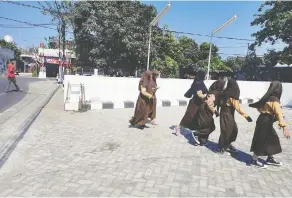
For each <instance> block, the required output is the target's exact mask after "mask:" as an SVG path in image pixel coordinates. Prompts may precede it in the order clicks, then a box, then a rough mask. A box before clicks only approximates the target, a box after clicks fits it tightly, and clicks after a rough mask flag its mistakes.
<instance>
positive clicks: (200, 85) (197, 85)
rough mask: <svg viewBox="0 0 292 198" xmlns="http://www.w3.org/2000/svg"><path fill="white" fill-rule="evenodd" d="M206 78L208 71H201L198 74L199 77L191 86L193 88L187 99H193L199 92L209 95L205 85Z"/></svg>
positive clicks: (186, 95)
mask: <svg viewBox="0 0 292 198" xmlns="http://www.w3.org/2000/svg"><path fill="white" fill-rule="evenodd" d="M205 77H206V71H205V70H201V69H200V70H199V71H198V72H197V76H196V78H195V80H194V82H193V84H192V86H191V88H190V89H189V90H188V91H187V92H186V93H185V95H184V96H185V97H187V98H191V97H192V96H193V95H194V94H195V93H197V91H200V90H201V91H202V92H203V94H206V93H208V89H207V87H206V85H205V83H204V80H205Z"/></svg>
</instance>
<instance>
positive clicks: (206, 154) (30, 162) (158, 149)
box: [0, 89, 292, 197]
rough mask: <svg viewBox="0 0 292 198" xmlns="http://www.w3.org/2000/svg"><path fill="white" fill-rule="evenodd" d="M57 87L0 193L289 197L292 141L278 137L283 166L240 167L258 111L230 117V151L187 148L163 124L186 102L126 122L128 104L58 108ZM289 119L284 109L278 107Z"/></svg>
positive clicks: (1, 178) (3, 175) (8, 166)
mask: <svg viewBox="0 0 292 198" xmlns="http://www.w3.org/2000/svg"><path fill="white" fill-rule="evenodd" d="M62 97H63V92H62V90H61V89H59V91H58V92H57V93H56V95H55V96H54V97H53V98H52V100H51V101H50V103H49V104H48V105H47V106H46V107H45V108H44V109H43V111H42V112H41V114H40V115H39V117H38V118H37V119H36V121H35V122H34V124H32V126H31V128H30V129H29V131H28V132H27V134H26V135H25V136H24V137H23V139H22V140H21V141H20V143H19V144H18V146H17V147H16V149H15V150H14V152H13V153H12V155H11V156H10V158H9V159H8V160H7V161H6V163H5V164H4V166H3V167H2V168H1V170H0V196H64V197H68V196H102V197H106V196H127V197H129V196H138V197H140V196H149V197H157V196H159V197H161V196H163V197H166V196H180V197H190V196H213V197H214V196H221V197H223V196H225V197H230V196H258V197H260V196H281V197H283V196H292V190H291V187H292V184H291V182H290V181H291V180H292V174H291V168H290V167H291V165H292V161H291V158H292V154H291V149H292V142H291V141H287V140H285V139H283V135H282V133H281V132H279V137H280V139H281V142H282V148H283V153H282V154H280V155H279V156H278V159H279V160H281V161H282V162H283V163H284V166H283V167H268V169H267V170H261V169H258V168H255V167H250V166H247V165H246V162H248V161H249V160H250V156H249V155H250V153H249V148H250V144H251V139H252V136H253V130H254V126H255V120H256V117H257V115H258V113H257V112H256V111H255V110H253V109H251V108H248V107H247V106H246V105H242V107H243V109H244V110H246V112H247V113H248V114H249V115H250V116H251V117H252V118H253V119H254V122H253V123H248V122H247V121H246V120H245V119H243V118H242V117H240V116H238V115H237V120H238V127H239V135H238V139H237V142H236V143H235V144H234V145H235V146H236V147H238V148H239V149H240V150H241V151H240V152H239V154H238V155H235V156H233V157H232V156H219V155H218V154H217V153H214V151H213V150H214V148H215V147H216V143H217V141H218V137H219V123H218V119H216V126H217V129H216V131H215V132H213V134H212V135H211V138H210V141H212V142H211V144H210V145H209V146H208V147H195V146H193V145H191V144H189V143H188V141H187V140H186V139H185V138H184V137H182V136H179V137H177V136H174V135H172V130H171V129H169V127H171V126H172V125H176V124H177V123H178V122H179V121H180V119H181V118H182V116H183V114H184V112H185V108H186V107H170V108H158V110H157V115H158V118H157V123H158V124H159V125H158V126H155V127H153V126H151V128H148V129H145V130H143V131H141V130H138V129H134V128H129V126H128V120H129V118H130V117H131V116H132V115H133V111H134V109H112V110H96V111H88V112H84V113H74V112H65V111H63V103H62ZM285 114H286V119H287V120H291V118H292V112H291V110H285Z"/></svg>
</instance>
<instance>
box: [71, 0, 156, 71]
mask: <svg viewBox="0 0 292 198" xmlns="http://www.w3.org/2000/svg"><path fill="white" fill-rule="evenodd" d="M155 15H156V9H155V8H154V7H153V6H148V5H144V4H142V3H141V2H138V1H135V2H133V1H80V2H77V3H76V4H75V6H74V9H73V12H72V17H73V22H74V34H75V42H76V51H77V54H78V55H79V59H81V60H83V61H84V62H86V61H87V62H88V64H90V65H98V66H101V67H102V66H103V67H105V69H109V68H121V69H123V70H126V71H130V72H134V71H135V70H136V68H140V69H142V68H146V63H147V46H148V45H147V44H148V43H147V41H148V32H149V24H150V22H151V20H152V19H153V18H154V17H155ZM156 32H157V31H156V30H155V28H154V30H153V36H155V34H156Z"/></svg>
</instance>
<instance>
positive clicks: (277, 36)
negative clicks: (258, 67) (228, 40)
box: [251, 1, 292, 64]
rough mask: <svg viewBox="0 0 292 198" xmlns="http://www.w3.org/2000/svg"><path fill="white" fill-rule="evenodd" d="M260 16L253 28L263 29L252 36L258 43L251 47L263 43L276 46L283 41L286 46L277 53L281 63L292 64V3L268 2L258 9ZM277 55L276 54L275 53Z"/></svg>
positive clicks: (254, 21)
mask: <svg viewBox="0 0 292 198" xmlns="http://www.w3.org/2000/svg"><path fill="white" fill-rule="evenodd" d="M258 12H259V13H258V14H257V15H256V17H255V19H254V20H253V21H252V23H251V25H252V26H260V27H261V29H260V30H259V31H257V32H255V33H254V34H252V36H254V37H255V39H256V41H255V42H254V43H253V44H252V45H251V49H253V50H254V48H255V46H261V45H262V43H268V42H269V43H271V44H272V45H274V44H275V43H276V42H277V41H283V42H284V43H285V44H287V45H288V46H286V47H285V48H284V49H283V50H282V51H279V52H278V53H277V56H278V57H279V61H281V62H283V63H286V64H291V63H292V56H291V53H292V45H291V44H292V34H291V29H292V2H291V1H266V2H265V3H263V4H262V5H261V6H260V8H259V9H258ZM273 55H275V53H273Z"/></svg>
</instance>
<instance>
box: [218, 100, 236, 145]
mask: <svg viewBox="0 0 292 198" xmlns="http://www.w3.org/2000/svg"><path fill="white" fill-rule="evenodd" d="M237 134H238V128H237V124H236V122H235V119H234V109H233V107H229V106H223V107H221V110H220V137H219V143H218V148H219V149H220V150H221V149H227V148H228V147H229V146H230V144H231V143H232V142H234V141H235V140H236V138H237Z"/></svg>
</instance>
